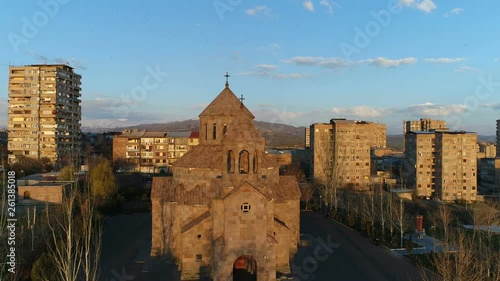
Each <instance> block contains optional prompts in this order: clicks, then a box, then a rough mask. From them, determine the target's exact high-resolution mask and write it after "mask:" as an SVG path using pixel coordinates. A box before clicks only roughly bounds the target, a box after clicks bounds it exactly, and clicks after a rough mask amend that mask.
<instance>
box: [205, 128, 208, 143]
mask: <svg viewBox="0 0 500 281" xmlns="http://www.w3.org/2000/svg"><path fill="white" fill-rule="evenodd" d="M206 139H208V124H205V140H206Z"/></svg>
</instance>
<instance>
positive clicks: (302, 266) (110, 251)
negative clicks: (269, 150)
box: [99, 211, 420, 281]
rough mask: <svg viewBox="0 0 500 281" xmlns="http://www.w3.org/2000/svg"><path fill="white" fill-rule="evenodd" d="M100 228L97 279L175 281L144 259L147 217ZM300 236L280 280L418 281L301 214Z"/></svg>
mask: <svg viewBox="0 0 500 281" xmlns="http://www.w3.org/2000/svg"><path fill="white" fill-rule="evenodd" d="M104 230H105V231H104V234H103V249H102V257H101V275H100V278H99V280H101V281H132V280H133V281H143V280H144V281H146V280H147V281H160V280H162V281H163V280H165V281H167V280H168V281H177V280H179V275H178V272H176V270H175V269H174V268H172V266H168V265H166V264H164V263H161V262H160V261H159V260H158V259H155V258H149V249H150V243H151V242H150V241H151V214H134V215H117V216H113V217H107V218H106V222H105V227H104ZM301 233H302V237H301V240H302V241H303V242H304V243H303V244H304V247H299V253H298V254H297V256H296V257H295V259H294V261H293V266H292V275H293V278H282V279H281V280H295V281H297V280H301V281H309V280H319V281H335V280H340V281H351V280H352V281H358V280H362V281H371V280H373V281H397V280H401V281H403V280H404V281H407V280H413V281H416V280H420V279H419V278H418V277H419V275H420V270H419V269H418V268H417V267H416V266H414V265H413V264H412V263H410V262H409V261H407V260H406V259H405V258H404V257H401V256H400V255H398V254H396V253H393V252H391V251H390V250H389V249H386V248H384V247H382V246H376V245H374V244H373V243H372V242H371V241H370V240H368V239H367V238H364V237H362V236H361V235H360V234H358V233H357V232H355V231H353V230H351V229H349V228H347V227H345V226H343V225H341V224H339V223H336V222H334V221H332V220H329V219H325V218H324V217H323V216H321V215H319V214H316V213H313V212H309V211H303V212H302V213H301Z"/></svg>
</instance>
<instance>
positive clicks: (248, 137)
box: [222, 108, 263, 142]
mask: <svg viewBox="0 0 500 281" xmlns="http://www.w3.org/2000/svg"><path fill="white" fill-rule="evenodd" d="M222 141H223V142H227V141H230V142H234V141H236V142H261V141H263V138H261V137H260V135H259V132H258V131H257V128H255V125H254V124H253V120H252V118H250V117H249V116H248V115H246V114H244V109H243V108H240V111H239V114H237V115H236V118H235V119H234V121H233V122H232V123H231V124H230V125H229V128H228V129H227V133H226V135H225V136H224V139H223V140H222Z"/></svg>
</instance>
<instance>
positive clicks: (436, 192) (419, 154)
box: [405, 131, 477, 201]
mask: <svg viewBox="0 0 500 281" xmlns="http://www.w3.org/2000/svg"><path fill="white" fill-rule="evenodd" d="M476 144H477V134H476V133H469V132H464V131H438V132H425V131H418V132H409V133H408V134H407V137H406V151H405V156H406V159H407V161H408V172H407V183H408V185H409V186H410V187H414V188H415V192H416V195H417V196H425V197H427V196H436V197H438V198H440V199H441V200H443V201H454V200H467V201H475V200H476V199H477V148H476Z"/></svg>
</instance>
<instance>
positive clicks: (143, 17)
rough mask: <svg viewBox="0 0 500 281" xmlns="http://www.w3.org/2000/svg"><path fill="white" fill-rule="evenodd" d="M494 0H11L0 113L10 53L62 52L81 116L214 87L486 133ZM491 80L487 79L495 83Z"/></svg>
mask: <svg viewBox="0 0 500 281" xmlns="http://www.w3.org/2000/svg"><path fill="white" fill-rule="evenodd" d="M499 9H500V2H498V1H493V0H488V1H465V0H463V1H461V0H457V1H449V0H448V1H445V0H441V1H440V0H402V1H398V0H393V1H378V0H377V1H368V0H365V1H361V0H359V1H351V0H337V1H326V0H312V1H304V0H267V1H265V0H262V1H248V0H209V1H194V0H192V1H152V0H149V1H148V0H146V1H125V0H121V1H118V0H108V1H78V0H40V1H11V2H9V3H8V4H5V5H3V7H2V11H3V13H2V17H0V34H2V37H1V38H2V39H1V40H0V67H1V68H2V69H4V71H3V73H4V75H0V89H1V90H0V93H1V96H0V125H5V124H6V122H7V100H8V86H7V81H8V65H9V64H12V65H24V64H37V63H60V62H66V63H69V64H70V65H71V66H73V67H74V68H75V71H76V72H77V73H79V74H81V75H82V76H83V78H82V89H83V90H82V111H83V120H82V124H83V125H84V126H98V127H114V126H124V125H130V124H139V123H159V122H169V121H178V120H185V119H192V118H197V116H198V114H199V113H200V112H201V110H202V109H203V107H204V106H206V105H207V104H208V103H209V102H210V101H211V100H212V99H213V98H214V97H215V96H216V95H217V94H218V93H219V92H220V91H221V90H222V89H223V87H224V82H225V78H224V77H223V75H224V73H225V72H226V71H228V72H229V74H230V75H231V77H230V78H229V79H230V85H231V89H232V90H233V91H234V92H235V93H236V94H237V95H244V96H245V99H246V100H245V103H246V105H247V106H248V107H249V108H250V110H252V111H253V112H254V114H255V115H256V119H257V120H264V121H271V122H278V123H286V124H291V125H300V126H307V125H309V124H311V123H315V122H328V121H329V120H330V119H331V118H332V117H346V118H352V119H364V120H368V121H377V122H382V123H386V124H387V126H388V133H399V132H401V130H402V121H403V119H417V118H420V117H431V118H439V119H445V120H447V121H448V123H449V127H451V128H452V129H465V130H470V131H476V132H479V133H481V134H489V135H493V134H494V133H495V120H496V119H500V118H499V113H500V36H499V35H500V17H498V15H497V14H496V13H497V11H498V10H499ZM497 81H498V82H497Z"/></svg>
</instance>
